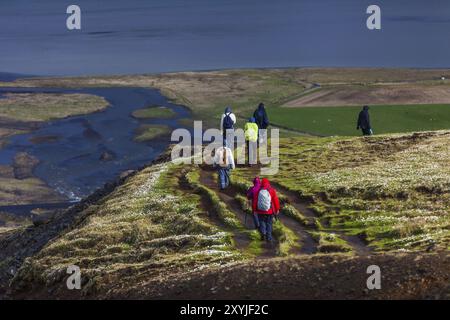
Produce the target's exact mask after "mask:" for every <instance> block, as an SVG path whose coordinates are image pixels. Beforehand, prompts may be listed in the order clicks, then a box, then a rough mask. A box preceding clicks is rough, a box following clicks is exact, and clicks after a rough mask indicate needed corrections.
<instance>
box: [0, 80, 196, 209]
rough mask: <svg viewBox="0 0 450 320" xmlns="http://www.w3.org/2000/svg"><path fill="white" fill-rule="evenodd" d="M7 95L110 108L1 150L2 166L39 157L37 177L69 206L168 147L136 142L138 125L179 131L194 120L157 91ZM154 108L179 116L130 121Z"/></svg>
mask: <svg viewBox="0 0 450 320" xmlns="http://www.w3.org/2000/svg"><path fill="white" fill-rule="evenodd" d="M7 92H40V93H41V92H46V93H86V94H94V95H98V96H101V97H104V98H105V99H106V100H107V101H108V102H109V103H110V107H108V108H107V109H105V111H102V112H98V113H92V114H88V115H82V116H75V117H70V118H67V119H62V120H56V121H52V122H49V123H47V124H45V125H43V126H42V127H41V128H40V129H38V130H36V131H33V132H32V133H29V134H22V135H16V136H13V137H12V138H11V139H10V143H9V144H8V145H7V146H6V147H5V148H3V149H0V164H11V163H12V161H13V158H14V155H15V154H16V153H17V152H20V151H25V152H28V153H30V154H31V155H33V156H35V157H37V158H38V159H39V160H40V161H41V162H40V164H39V165H38V166H37V167H36V169H35V171H34V173H35V175H36V176H37V177H39V178H41V179H42V180H44V181H45V182H47V183H48V185H49V186H50V187H51V188H53V189H55V190H57V191H58V192H59V193H61V194H62V195H64V196H65V197H66V198H67V199H68V200H70V201H77V200H79V199H80V198H82V197H85V196H87V195H89V194H90V193H92V192H93V191H94V190H95V189H97V188H99V187H101V186H102V185H103V184H104V183H105V182H107V181H110V180H112V179H114V178H116V177H117V176H118V174H120V173H121V172H123V171H125V170H129V169H136V168H138V167H140V166H142V165H143V164H145V163H148V162H150V161H151V160H152V159H154V158H155V157H156V156H157V155H158V154H160V153H161V152H162V151H163V150H164V149H165V148H166V147H167V145H168V143H169V141H168V140H169V139H168V138H165V139H159V140H155V141H153V142H148V143H137V142H134V141H133V137H134V131H135V129H136V128H137V127H138V126H139V124H143V123H155V124H167V125H169V126H170V127H171V128H178V127H180V124H179V123H178V120H180V119H183V118H189V117H190V116H191V115H190V112H189V110H188V109H186V108H184V107H182V106H179V105H174V104H172V103H170V102H169V101H168V100H167V99H166V98H165V97H164V96H162V95H161V94H160V93H159V91H157V90H152V89H145V88H89V89H87V88H86V89H76V90H71V89H47V88H45V89H44V88H31V89H29V88H0V97H1V95H2V94H4V93H7ZM150 105H161V106H166V107H168V108H170V109H172V110H174V111H175V112H176V117H174V118H173V119H164V120H163V119H153V120H137V119H134V118H132V117H131V116H130V115H131V113H132V112H133V111H134V110H137V109H140V108H143V107H147V106H150ZM36 139H37V140H38V142H39V143H36ZM39 140H40V141H39ZM105 151H107V152H109V153H111V154H114V155H115V158H114V160H111V161H102V160H100V157H101V155H102V153H104V152H105ZM44 201H45V200H44V199H43V202H44ZM0 206H1V204H0Z"/></svg>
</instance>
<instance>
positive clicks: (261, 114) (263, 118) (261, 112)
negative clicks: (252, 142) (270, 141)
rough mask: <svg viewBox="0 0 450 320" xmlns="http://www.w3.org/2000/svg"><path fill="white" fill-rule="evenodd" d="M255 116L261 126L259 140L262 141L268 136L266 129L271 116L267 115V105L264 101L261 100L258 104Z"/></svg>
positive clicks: (259, 126)
mask: <svg viewBox="0 0 450 320" xmlns="http://www.w3.org/2000/svg"><path fill="white" fill-rule="evenodd" d="M253 118H255V120H256V124H257V125H258V128H259V132H258V140H259V142H262V141H264V139H265V137H266V130H267V127H268V126H269V117H267V112H266V107H265V106H264V103H262V102H261V103H260V104H259V105H258V108H257V109H256V110H255V112H254V113H253Z"/></svg>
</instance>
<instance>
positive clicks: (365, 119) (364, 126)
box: [356, 106, 373, 136]
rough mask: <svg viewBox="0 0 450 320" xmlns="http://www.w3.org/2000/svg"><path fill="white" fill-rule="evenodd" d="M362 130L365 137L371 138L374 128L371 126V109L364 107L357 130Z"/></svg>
mask: <svg viewBox="0 0 450 320" xmlns="http://www.w3.org/2000/svg"><path fill="white" fill-rule="evenodd" d="M359 129H361V130H362V133H363V135H364V136H371V135H372V134H373V132H372V126H371V125H370V116H369V107H368V106H364V107H363V109H362V110H361V112H360V113H359V116H358V124H357V126H356V130H359Z"/></svg>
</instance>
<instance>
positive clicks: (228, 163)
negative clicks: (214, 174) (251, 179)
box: [214, 143, 235, 190]
mask: <svg viewBox="0 0 450 320" xmlns="http://www.w3.org/2000/svg"><path fill="white" fill-rule="evenodd" d="M214 167H217V168H218V175H219V188H220V189H221V190H224V189H226V188H227V187H228V186H229V185H230V170H232V169H234V168H235V164H234V157H233V152H232V151H231V149H230V148H228V147H227V146H226V144H225V143H224V146H223V147H220V148H218V149H217V150H216V153H215V155H214Z"/></svg>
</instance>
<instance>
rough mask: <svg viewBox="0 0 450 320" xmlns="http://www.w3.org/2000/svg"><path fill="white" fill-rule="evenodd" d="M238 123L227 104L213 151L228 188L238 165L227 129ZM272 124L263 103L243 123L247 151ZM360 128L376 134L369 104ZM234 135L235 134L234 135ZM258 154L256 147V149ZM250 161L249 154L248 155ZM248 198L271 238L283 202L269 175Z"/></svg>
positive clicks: (259, 225) (257, 225) (265, 235)
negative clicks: (220, 136) (219, 143)
mask: <svg viewBox="0 0 450 320" xmlns="http://www.w3.org/2000/svg"><path fill="white" fill-rule="evenodd" d="M235 125H236V115H235V114H234V113H233V111H232V110H231V107H226V108H225V112H224V113H223V114H222V117H221V119H220V130H221V131H222V133H223V146H222V147H220V148H218V149H217V150H216V152H215V155H214V166H215V167H217V168H218V182H219V188H220V189H221V190H224V189H226V188H227V187H228V186H229V184H230V170H233V169H235V167H236V165H235V162H234V156H233V151H232V150H231V148H230V146H231V145H232V143H233V142H234V140H233V141H228V139H229V138H228V136H227V133H229V132H230V130H231V131H232V130H234V127H235ZM268 126H269V118H268V116H267V112H266V109H265V106H264V103H260V104H259V105H258V107H257V109H256V110H255V112H254V113H253V116H252V117H250V118H249V119H248V121H247V123H246V124H245V126H244V133H245V140H246V148H247V151H248V152H247V153H248V154H250V150H251V148H252V146H256V145H257V144H259V143H260V142H262V141H264V140H265V139H267V136H266V130H265V129H267V128H268ZM356 129H357V130H359V129H361V130H362V134H363V135H365V136H369V135H373V131H372V127H371V124H370V116H369V107H368V106H364V107H363V109H362V110H361V112H360V113H359V115H358V122H357V127H356ZM233 139H234V138H233ZM253 152H255V154H256V150H253ZM249 163H250V156H249ZM247 199H248V200H249V201H251V209H252V215H253V222H254V226H255V228H256V229H257V230H259V232H260V235H261V239H262V240H265V241H268V242H271V241H272V225H273V219H274V217H276V216H277V214H278V213H279V211H280V203H279V200H278V197H277V193H276V191H275V189H274V188H272V187H271V185H270V182H269V180H268V179H267V178H263V179H262V180H261V179H260V178H259V177H255V179H254V180H253V186H252V187H251V188H250V189H249V190H248V192H247Z"/></svg>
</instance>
